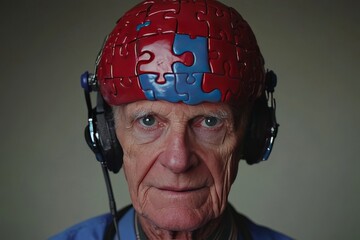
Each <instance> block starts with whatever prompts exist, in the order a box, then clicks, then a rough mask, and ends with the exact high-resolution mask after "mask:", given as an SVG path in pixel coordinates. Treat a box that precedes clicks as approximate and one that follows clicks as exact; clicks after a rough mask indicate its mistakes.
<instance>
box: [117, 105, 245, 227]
mask: <svg viewBox="0 0 360 240" xmlns="http://www.w3.org/2000/svg"><path fill="white" fill-rule="evenodd" d="M114 112H115V122H116V134H117V137H118V139H119V141H120V143H121V145H122V147H123V149H124V166H123V168H124V172H125V177H126V179H127V182H128V187H129V191H130V196H131V199H132V203H133V205H134V207H135V209H136V211H137V213H139V214H140V216H142V217H143V218H144V219H146V221H147V222H149V223H150V224H154V225H156V226H157V227H160V228H162V229H168V230H177V231H181V230H183V231H184V230H187V231H191V230H194V229H197V228H199V227H201V226H203V225H204V224H205V223H207V222H208V221H210V220H212V219H214V218H217V217H219V216H220V214H221V213H222V212H223V210H224V208H225V206H226V203H227V197H228V193H229V191H230V186H231V184H232V182H233V181H234V179H235V176H236V172H237V166H238V161H239V154H237V152H238V149H239V146H240V141H241V139H242V137H243V132H244V131H243V130H244V125H245V124H243V123H241V122H240V124H239V123H236V124H235V121H239V120H235V119H234V116H233V112H232V110H231V108H230V107H229V106H228V105H226V104H213V103H204V104H201V105H196V106H189V105H185V104H182V103H169V102H162V101H155V102H154V101H138V102H134V103H129V104H126V105H122V106H119V107H115V110H114ZM240 119H243V117H240Z"/></svg>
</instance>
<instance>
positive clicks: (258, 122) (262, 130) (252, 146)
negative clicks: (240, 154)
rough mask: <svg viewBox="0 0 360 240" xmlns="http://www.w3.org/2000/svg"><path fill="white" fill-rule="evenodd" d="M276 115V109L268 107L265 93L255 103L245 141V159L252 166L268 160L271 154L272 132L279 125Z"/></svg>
mask: <svg viewBox="0 0 360 240" xmlns="http://www.w3.org/2000/svg"><path fill="white" fill-rule="evenodd" d="M274 114H275V112H274V109H272V108H270V107H268V103H267V98H266V96H265V93H264V94H263V95H262V96H261V97H260V98H259V99H257V100H256V101H255V103H254V106H253V109H252V113H251V116H250V121H249V124H248V128H247V132H246V135H245V139H244V159H245V160H246V162H247V163H248V164H250V165H251V164H255V163H258V162H260V161H263V160H266V159H267V157H268V155H269V154H270V153H269V151H268V149H269V144H270V138H271V130H272V127H273V125H274V124H275V125H277V124H276V121H275V119H274V118H273V115H274ZM274 121H275V123H274ZM271 144H272V142H271ZM270 150H271V148H270Z"/></svg>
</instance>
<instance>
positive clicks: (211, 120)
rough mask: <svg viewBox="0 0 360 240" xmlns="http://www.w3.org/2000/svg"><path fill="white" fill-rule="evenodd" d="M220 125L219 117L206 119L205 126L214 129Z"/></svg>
mask: <svg viewBox="0 0 360 240" xmlns="http://www.w3.org/2000/svg"><path fill="white" fill-rule="evenodd" d="M218 123H219V119H218V118H217V117H205V118H204V121H203V124H204V125H205V126H206V127H214V126H216V125H217V124H218Z"/></svg>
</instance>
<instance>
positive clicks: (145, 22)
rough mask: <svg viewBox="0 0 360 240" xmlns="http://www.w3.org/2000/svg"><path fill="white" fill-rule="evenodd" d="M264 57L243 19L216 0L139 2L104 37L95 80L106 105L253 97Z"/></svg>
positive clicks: (259, 86) (257, 91) (259, 84)
mask: <svg viewBox="0 0 360 240" xmlns="http://www.w3.org/2000/svg"><path fill="white" fill-rule="evenodd" d="M263 75H264V69H263V59H262V56H261V54H260V51H259V49H258V46H257V43H256V40H255V37H254V35H253V33H252V31H251V29H250V27H249V26H248V24H247V23H246V22H245V21H244V20H243V19H242V17H241V16H240V15H239V14H238V13H237V12H236V11H235V10H234V9H232V8H229V7H226V6H225V5H223V4H221V3H219V2H217V1H197V2H192V1H144V2H142V3H140V4H139V5H137V6H136V7H134V8H133V9H131V10H130V11H128V12H127V13H126V14H125V15H124V16H123V17H122V18H121V19H120V20H119V21H118V23H117V25H116V27H115V29H114V30H113V31H112V33H111V34H110V35H109V37H108V39H107V41H106V43H105V45H104V48H103V50H102V54H101V56H100V61H99V63H98V65H97V78H98V81H99V83H100V90H101V93H102V95H103V96H104V98H105V100H106V101H107V102H108V103H109V104H110V105H119V104H123V103H129V102H135V101H139V100H150V101H155V100H161V101H168V102H173V103H178V102H180V103H185V104H188V105H197V104H200V103H204V102H212V103H219V102H229V101H233V100H235V101H238V102H241V101H245V100H247V99H249V98H256V97H258V96H259V95H260V93H261V90H262V83H263V80H264V78H263Z"/></svg>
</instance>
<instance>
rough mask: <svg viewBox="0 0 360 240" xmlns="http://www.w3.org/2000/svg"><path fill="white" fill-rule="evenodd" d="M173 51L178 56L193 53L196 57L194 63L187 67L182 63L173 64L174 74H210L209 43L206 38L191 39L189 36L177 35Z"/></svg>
mask: <svg viewBox="0 0 360 240" xmlns="http://www.w3.org/2000/svg"><path fill="white" fill-rule="evenodd" d="M173 51H174V53H175V54H176V55H181V54H183V53H185V52H191V53H192V54H193V55H194V63H193V65H191V66H186V65H185V64H183V63H181V62H175V63H174V64H173V72H174V73H188V74H189V76H190V75H191V74H192V73H205V72H210V65H209V57H208V41H207V39H206V38H205V37H197V38H194V39H192V38H190V36H189V35H185V34H176V35H175V39H174V44H173Z"/></svg>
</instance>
